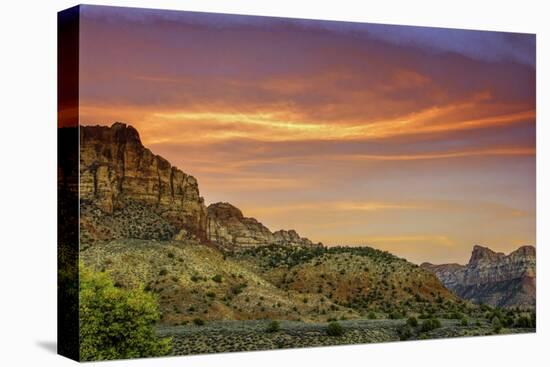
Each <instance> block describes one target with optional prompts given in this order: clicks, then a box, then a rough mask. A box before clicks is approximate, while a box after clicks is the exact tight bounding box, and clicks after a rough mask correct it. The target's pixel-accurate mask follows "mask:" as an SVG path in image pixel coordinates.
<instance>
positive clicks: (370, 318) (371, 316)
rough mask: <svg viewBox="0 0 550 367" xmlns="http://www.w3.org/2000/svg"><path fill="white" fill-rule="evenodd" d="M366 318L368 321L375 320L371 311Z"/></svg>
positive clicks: (374, 315)
mask: <svg viewBox="0 0 550 367" xmlns="http://www.w3.org/2000/svg"><path fill="white" fill-rule="evenodd" d="M367 318H368V319H369V320H374V319H376V314H375V313H374V312H373V311H371V312H369V314H368V315H367Z"/></svg>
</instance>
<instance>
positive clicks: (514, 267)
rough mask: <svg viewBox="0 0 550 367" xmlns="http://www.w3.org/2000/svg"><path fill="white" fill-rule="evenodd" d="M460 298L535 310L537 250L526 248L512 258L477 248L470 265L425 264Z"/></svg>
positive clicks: (510, 255)
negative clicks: (533, 308)
mask: <svg viewBox="0 0 550 367" xmlns="http://www.w3.org/2000/svg"><path fill="white" fill-rule="evenodd" d="M421 266H422V267H423V268H424V269H427V270H429V271H432V272H433V273H434V274H435V275H436V276H437V277H438V278H439V280H441V282H442V283H443V284H444V285H445V286H446V287H447V288H448V289H450V290H451V291H453V292H454V293H455V294H456V295H458V296H459V297H462V298H465V299H468V300H470V301H472V302H474V303H485V304H489V305H493V306H499V307H516V306H517V307H528V308H529V307H534V306H535V299H536V287H535V283H536V250H535V248H534V247H533V246H523V247H520V248H518V249H517V250H515V251H513V252H512V253H510V254H509V255H505V254H503V253H497V252H494V251H492V250H491V249H489V248H487V247H482V246H477V245H476V246H474V248H473V251H472V256H471V258H470V261H469V262H468V264H466V265H459V264H442V265H433V264H430V263H424V264H422V265H421Z"/></svg>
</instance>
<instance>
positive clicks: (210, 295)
mask: <svg viewBox="0 0 550 367" xmlns="http://www.w3.org/2000/svg"><path fill="white" fill-rule="evenodd" d="M206 296H207V297H209V298H216V293H214V292H208V293H206Z"/></svg>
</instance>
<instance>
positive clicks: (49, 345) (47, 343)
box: [36, 340, 57, 354]
mask: <svg viewBox="0 0 550 367" xmlns="http://www.w3.org/2000/svg"><path fill="white" fill-rule="evenodd" d="M36 345H38V346H39V347H41V348H43V349H45V350H46V351H48V352H50V353H53V354H57V342H55V341H51V340H40V341H37V342H36Z"/></svg>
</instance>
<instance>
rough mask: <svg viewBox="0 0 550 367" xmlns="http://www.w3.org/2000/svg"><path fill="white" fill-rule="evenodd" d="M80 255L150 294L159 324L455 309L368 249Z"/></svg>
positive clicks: (429, 278)
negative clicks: (159, 314)
mask: <svg viewBox="0 0 550 367" xmlns="http://www.w3.org/2000/svg"><path fill="white" fill-rule="evenodd" d="M81 255H82V259H83V260H84V262H85V263H86V264H88V265H92V266H93V267H94V268H96V269H97V270H108V271H109V272H111V274H112V276H113V278H114V280H115V282H116V283H117V284H118V285H119V286H121V287H129V288H131V287H137V286H144V287H145V288H146V289H147V290H150V291H152V292H154V293H156V294H157V295H158V298H159V303H160V308H161V311H162V314H163V319H162V321H163V323H165V324H182V323H183V324H185V323H187V322H190V321H192V320H194V319H197V318H200V319H204V320H252V319H284V320H303V321H312V322H319V321H321V322H322V321H326V320H328V319H336V318H337V319H343V318H357V317H361V316H365V315H367V312H370V311H375V312H376V313H377V314H378V316H382V317H388V315H391V314H392V313H393V314H402V315H403V314H406V313H410V312H411V311H412V312H417V313H420V312H423V311H426V312H433V311H440V310H445V309H448V308H449V307H450V308H452V307H454V306H456V304H457V299H456V297H454V296H453V295H452V294H450V293H449V292H448V291H447V290H446V289H445V288H443V287H442V286H441V284H440V283H439V281H438V280H437V279H436V278H435V276H433V275H432V274H431V273H429V272H427V271H424V270H423V269H421V268H419V267H418V266H416V265H414V264H411V263H409V262H407V261H405V260H403V259H399V258H397V257H395V256H392V255H390V254H387V253H384V252H381V251H376V250H373V249H369V248H362V249H328V250H327V249H305V248H296V247H294V248H288V247H280V246H270V247H265V248H258V249H253V250H247V251H245V252H242V253H239V254H235V255H225V254H223V253H221V252H220V251H218V250H216V249H214V248H210V247H207V246H204V245H201V244H198V243H193V242H191V241H186V242H178V241H171V242H160V241H154V240H153V241H145V240H116V241H112V242H110V243H102V242H98V243H95V244H94V245H92V246H89V247H87V248H86V249H85V250H83V251H82V252H81ZM216 276H219V278H221V281H216V280H220V279H215V277H216ZM381 314H384V315H381Z"/></svg>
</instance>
